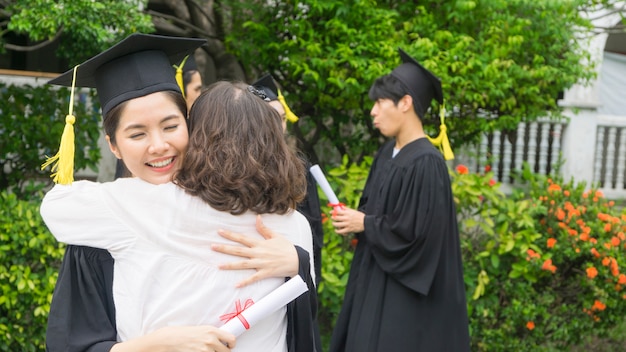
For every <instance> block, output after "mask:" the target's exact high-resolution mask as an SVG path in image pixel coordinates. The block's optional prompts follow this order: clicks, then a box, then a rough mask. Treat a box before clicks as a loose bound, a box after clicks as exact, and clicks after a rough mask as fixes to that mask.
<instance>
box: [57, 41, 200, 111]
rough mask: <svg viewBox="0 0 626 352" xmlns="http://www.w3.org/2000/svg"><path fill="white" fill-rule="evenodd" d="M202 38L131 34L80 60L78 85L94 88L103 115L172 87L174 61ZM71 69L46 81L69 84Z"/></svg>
mask: <svg viewBox="0 0 626 352" xmlns="http://www.w3.org/2000/svg"><path fill="white" fill-rule="evenodd" d="M205 43H206V40H205V39H197V38H181V37H168V36H160V35H151V34H140V33H136V34H131V35H130V36H128V37H126V39H124V40H122V41H121V42H119V43H117V44H116V45H114V46H113V47H111V48H109V49H108V50H106V51H104V52H102V53H100V54H98V55H96V56H94V57H92V58H91V59H89V60H87V61H85V62H83V63H82V64H80V65H79V66H78V69H77V70H76V81H75V85H76V86H77V87H88V88H96V90H97V92H98V98H99V100H100V106H102V114H103V115H104V116H106V113H107V112H108V111H109V110H111V108H113V107H115V106H117V105H118V104H120V103H122V102H124V101H127V100H130V99H133V98H138V97H142V96H144V95H148V94H151V93H155V92H160V91H168V90H173V91H177V92H180V88H179V87H178V84H176V79H175V74H174V69H173V68H172V65H173V64H178V63H179V62H180V61H181V60H182V59H183V58H184V57H185V56H186V55H188V54H189V53H190V52H192V51H193V50H194V49H196V48H197V47H199V46H201V45H202V44H205ZM73 71H74V70H69V71H67V72H65V73H64V74H62V75H60V76H58V77H56V78H54V79H52V80H51V81H49V82H48V83H50V84H55V85H61V86H67V87H69V86H71V85H72V77H73Z"/></svg>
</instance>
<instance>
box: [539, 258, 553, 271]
mask: <svg viewBox="0 0 626 352" xmlns="http://www.w3.org/2000/svg"><path fill="white" fill-rule="evenodd" d="M541 270H546V271H551V272H552V273H553V274H554V273H555V272H556V266H554V265H552V259H546V261H545V262H543V265H541Z"/></svg>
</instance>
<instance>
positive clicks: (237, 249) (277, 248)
mask: <svg viewBox="0 0 626 352" xmlns="http://www.w3.org/2000/svg"><path fill="white" fill-rule="evenodd" d="M256 227H257V231H258V232H259V233H260V234H261V235H262V236H263V237H264V239H255V238H250V237H248V236H246V235H244V234H239V233H235V232H232V231H227V230H220V231H218V233H219V235H220V236H222V237H224V238H226V239H228V240H231V241H233V242H236V243H239V244H242V245H243V246H237V245H225V244H214V245H212V246H211V249H213V250H214V251H216V252H220V253H224V254H230V255H235V256H238V257H241V258H247V259H245V260H241V261H237V262H231V263H225V264H221V265H220V269H222V270H242V269H256V270H257V271H256V273H255V274H253V275H252V276H250V277H248V278H247V279H245V280H242V281H240V282H239V283H237V287H243V286H246V285H249V284H251V283H253V282H256V281H259V280H263V279H266V278H269V277H292V276H295V275H297V274H298V272H299V269H300V267H299V259H298V252H297V251H296V248H295V246H294V244H293V243H291V242H290V241H289V240H288V239H286V238H285V237H283V236H281V235H278V234H275V233H274V232H272V231H271V230H269V229H268V228H267V227H266V226H265V225H263V222H262V220H261V217H260V216H257V220H256ZM308 267H309V268H310V265H308ZM309 276H310V274H309Z"/></svg>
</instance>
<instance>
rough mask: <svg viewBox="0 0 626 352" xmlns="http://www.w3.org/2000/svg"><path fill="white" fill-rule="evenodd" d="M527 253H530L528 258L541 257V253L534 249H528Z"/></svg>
mask: <svg viewBox="0 0 626 352" xmlns="http://www.w3.org/2000/svg"><path fill="white" fill-rule="evenodd" d="M526 254H528V256H527V257H526V260H531V259H535V258H539V257H540V255H539V253H537V252H535V251H533V250H532V249H528V250H527V251H526Z"/></svg>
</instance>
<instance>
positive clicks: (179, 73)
mask: <svg viewBox="0 0 626 352" xmlns="http://www.w3.org/2000/svg"><path fill="white" fill-rule="evenodd" d="M188 58H189V55H187V56H185V58H184V59H183V61H182V62H181V63H180V65H178V66H176V65H172V66H174V68H175V69H176V83H177V84H178V87H179V88H180V92H181V93H183V98H185V99H187V98H186V97H185V86H184V84H183V67H184V66H185V62H187V59H188Z"/></svg>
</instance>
